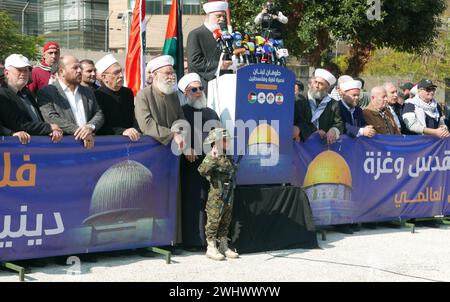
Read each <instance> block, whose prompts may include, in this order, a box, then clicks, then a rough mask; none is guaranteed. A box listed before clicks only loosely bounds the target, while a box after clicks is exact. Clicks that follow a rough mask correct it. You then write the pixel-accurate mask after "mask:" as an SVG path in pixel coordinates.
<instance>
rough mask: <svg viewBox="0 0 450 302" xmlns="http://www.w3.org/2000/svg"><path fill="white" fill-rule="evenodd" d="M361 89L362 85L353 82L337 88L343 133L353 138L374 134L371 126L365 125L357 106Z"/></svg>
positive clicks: (358, 82)
mask: <svg viewBox="0 0 450 302" xmlns="http://www.w3.org/2000/svg"><path fill="white" fill-rule="evenodd" d="M361 88H362V83H361V82H360V81H355V80H350V81H346V82H344V83H342V84H341V85H340V87H339V91H340V96H341V98H342V100H341V101H339V106H340V107H341V116H342V120H343V121H344V126H345V127H344V133H345V134H347V135H349V136H351V137H354V138H355V137H360V136H367V137H373V136H374V135H375V134H376V131H375V129H374V128H373V126H372V125H367V123H366V120H365V119H364V114H363V111H362V109H361V107H359V105H358V101H359V95H360V93H361Z"/></svg>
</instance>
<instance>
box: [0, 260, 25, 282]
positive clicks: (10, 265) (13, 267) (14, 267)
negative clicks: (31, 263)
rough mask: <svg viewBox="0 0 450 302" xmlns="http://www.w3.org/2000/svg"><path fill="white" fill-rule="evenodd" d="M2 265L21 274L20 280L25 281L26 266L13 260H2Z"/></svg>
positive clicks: (0, 265)
mask: <svg viewBox="0 0 450 302" xmlns="http://www.w3.org/2000/svg"><path fill="white" fill-rule="evenodd" d="M0 267H4V268H6V269H9V270H11V271H15V272H17V273H18V274H19V281H20V282H24V281H25V268H24V267H21V266H18V265H16V264H14V263H11V262H0Z"/></svg>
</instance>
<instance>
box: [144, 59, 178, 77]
mask: <svg viewBox="0 0 450 302" xmlns="http://www.w3.org/2000/svg"><path fill="white" fill-rule="evenodd" d="M173 64H174V60H173V58H172V56H169V55H162V56H157V57H155V58H154V59H152V60H151V61H150V62H148V64H147V67H148V68H149V69H150V72H151V73H154V72H155V71H156V70H158V69H160V68H162V67H165V66H169V65H170V66H173Z"/></svg>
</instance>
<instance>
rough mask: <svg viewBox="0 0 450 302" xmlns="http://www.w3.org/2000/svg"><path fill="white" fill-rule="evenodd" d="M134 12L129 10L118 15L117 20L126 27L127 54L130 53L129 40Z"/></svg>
mask: <svg viewBox="0 0 450 302" xmlns="http://www.w3.org/2000/svg"><path fill="white" fill-rule="evenodd" d="M132 14H133V12H132V11H131V10H129V9H128V10H127V11H126V12H125V13H118V14H117V19H121V20H122V22H123V23H125V25H126V32H125V53H127V52H128V39H129V36H130V22H131V17H132Z"/></svg>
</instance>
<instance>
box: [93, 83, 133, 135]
mask: <svg viewBox="0 0 450 302" xmlns="http://www.w3.org/2000/svg"><path fill="white" fill-rule="evenodd" d="M94 93H95V98H96V99H97V102H98V105H99V106H100V108H101V109H102V111H103V114H104V116H105V123H104V124H103V126H102V128H101V129H100V130H99V131H98V133H97V134H98V135H122V134H123V132H124V131H125V130H126V129H128V128H136V129H138V127H137V122H136V119H135V118H134V96H133V92H132V91H131V89H129V88H126V87H122V88H120V90H119V91H117V92H115V91H112V90H111V89H109V88H107V87H104V86H102V87H100V88H98V89H97V90H95V91H94ZM138 130H139V129H138Z"/></svg>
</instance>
